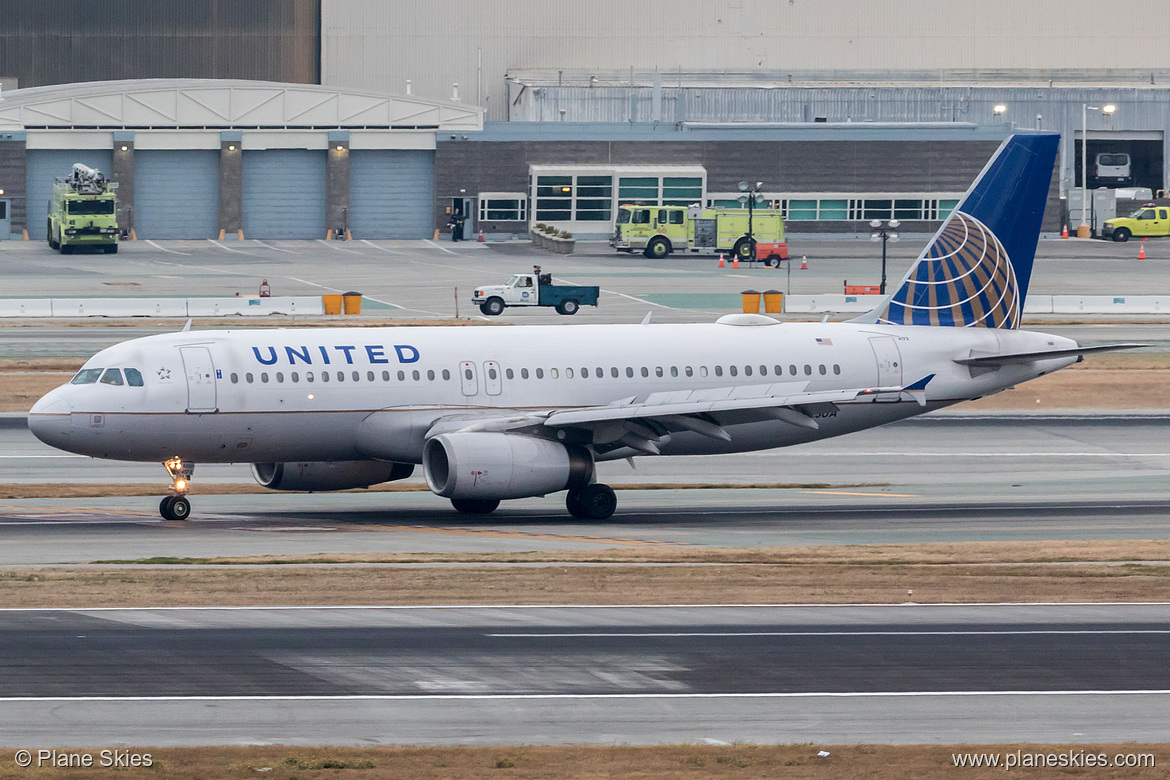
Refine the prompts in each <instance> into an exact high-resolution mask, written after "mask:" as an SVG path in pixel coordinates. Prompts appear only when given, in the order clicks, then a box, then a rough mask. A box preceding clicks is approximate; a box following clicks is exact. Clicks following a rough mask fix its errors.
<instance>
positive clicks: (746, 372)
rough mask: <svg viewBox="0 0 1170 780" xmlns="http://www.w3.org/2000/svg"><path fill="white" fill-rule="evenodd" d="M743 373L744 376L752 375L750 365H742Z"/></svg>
mask: <svg viewBox="0 0 1170 780" xmlns="http://www.w3.org/2000/svg"><path fill="white" fill-rule="evenodd" d="M743 375H744V376H751V375H752V367H751V366H744V367H743Z"/></svg>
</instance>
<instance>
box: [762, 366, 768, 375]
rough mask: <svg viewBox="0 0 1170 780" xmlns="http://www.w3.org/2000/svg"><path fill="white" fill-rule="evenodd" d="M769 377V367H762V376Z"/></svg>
mask: <svg viewBox="0 0 1170 780" xmlns="http://www.w3.org/2000/svg"><path fill="white" fill-rule="evenodd" d="M767 375H768V367H767V366H760V376H767Z"/></svg>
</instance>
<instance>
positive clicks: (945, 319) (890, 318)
mask: <svg viewBox="0 0 1170 780" xmlns="http://www.w3.org/2000/svg"><path fill="white" fill-rule="evenodd" d="M1059 142H1060V136H1059V135H1055V134H1036V135H1013V136H1012V137H1010V138H1008V139H1007V140H1006V141H1004V142H1003V143H1002V144H1001V145H1000V147H999V149H998V150H997V151H996V153H995V155H994V156H993V157H992V158H991V161H990V162H988V163H987V165H986V166H985V167H984V168H983V171H982V172H981V173H980V174H979V176H978V178H976V179H975V183H974V184H972V185H971V189H969V190H967V194H966V195H965V196H964V197H963V200H962V201H961V202H960V203H959V205H958V207H957V208H956V209H955V210H954V211H953V212H952V213H951V216H950V217H949V218H948V219H947V221H946V222H944V223H943V226H942V227H941V228H940V229H939V231H938V232H937V233H935V235H934V238H933V239H931V241H930V243H929V244H928V245H927V247H926V249H925V250H923V252H922V254H921V255H920V256H919V257H918V261H917V262H916V263H915V264H914V265H913V266H911V268H910V270H909V271H908V272H907V273H906V276H905V277H904V278H903V279H902V282H901V284H900V285H899V286H898V287H897V289H896V290H895V291H894V293H893V295H891V296H890V297H889V298H888V299H887V300H885V301H883V302H882V304H881V305H880V306H878V308H876V309H875V310H873V311H871V312H869V314H866V315H864V316H862V317H859V318H858V319H857V320H856V321H858V322H881V323H888V324H893V325H936V326H937V325H942V326H953V327H979V328H1016V327H1019V324H1020V317H1021V315H1022V313H1023V310H1024V296H1025V295H1026V294H1027V292H1028V281H1029V279H1031V276H1032V261H1033V260H1034V259H1035V256H1036V242H1037V241H1038V240H1039V238H1040V221H1041V219H1042V218H1043V217H1044V206H1045V203H1046V202H1047V200H1048V188H1049V185H1050V184H1051V182H1052V167H1053V165H1054V163H1055V162H1056V151H1057V146H1058V144H1059Z"/></svg>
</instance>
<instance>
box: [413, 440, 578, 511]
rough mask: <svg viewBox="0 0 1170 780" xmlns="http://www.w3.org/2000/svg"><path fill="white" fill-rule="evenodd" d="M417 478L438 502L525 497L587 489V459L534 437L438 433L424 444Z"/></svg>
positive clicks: (553, 443)
mask: <svg viewBox="0 0 1170 780" xmlns="http://www.w3.org/2000/svg"><path fill="white" fill-rule="evenodd" d="M423 473H424V474H425V475H426V478H427V485H429V486H430V488H431V490H432V491H434V492H435V493H437V494H438V495H440V496H443V497H444V498H484V499H498V498H527V497H529V496H543V495H545V494H546V493H555V492H557V491H558V490H565V489H567V488H576V487H584V486H585V485H587V484H589V480H590V479H591V478H592V477H593V458H592V456H591V455H590V454H589V451H588V450H586V449H585V448H583V447H575V446H566V445H564V444H558V443H557V442H554V441H548V440H547V439H538V438H536V437H535V436H523V435H520V434H515V433H487V432H471V433H444V434H440V435H439V436H435V437H433V438H431V439H428V440H427V443H426V446H425V447H424V448H423Z"/></svg>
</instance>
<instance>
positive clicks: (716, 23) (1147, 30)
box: [321, 0, 1166, 120]
mask: <svg viewBox="0 0 1170 780" xmlns="http://www.w3.org/2000/svg"><path fill="white" fill-rule="evenodd" d="M321 8H322V18H323V24H322V35H323V39H322V56H321V76H322V83H324V84H331V85H338V86H349V87H361V88H369V89H376V90H390V91H402V90H403V88H404V81H405V80H406V79H411V80H413V82H414V87H415V92H416V94H420V95H427V96H430V97H443V98H445V97H448V96H450V95H451V91H452V87H451V84H452V82H457V83H458V84H459V85H460V96H461V98H462V99H463V100H465V101H468V102H473V103H475V104H478V105H482V106H484V107H486V108H487V109H488V119H490V120H503V119H506V118H507V109H508V105H509V103H508V101H507V100H506V98H505V95H504V84H505V78H506V75H507V73H508V71H510V70H513V69H516V68H526V69H531V68H544V69H548V70H551V71H552V72H553V74H554V75H555V74H556V72H557V71H558V70H564V71H568V70H572V69H581V70H584V71H585V72H586V74H588V73H590V72H591V71H596V70H597V69H602V70H626V71H628V70H629V69H630V68H635V69H637V70H640V71H647V70H652V69H654V68H655V67H657V68H659V69H660V70H661V71H662V73H663V74H670V73H672V72H674V71H675V70H676V69H678V68H680V67H681V68H682V69H683V70H684V71H708V72H719V73H747V72H763V73H768V74H775V75H773V76H772V77H771V78H770V81H771V82H772V83H773V84H777V83H783V82H784V81H785V80H786V75H787V74H788V73H792V72H793V71H794V69H797V68H799V69H804V70H812V69H820V70H825V71H859V70H868V71H871V72H873V73H880V72H889V71H896V72H902V73H916V74H919V76H918V77H917V78H916V79H915V80H917V81H921V82H937V81H940V80H945V79H944V78H942V77H940V74H941V73H944V72H947V71H953V70H962V71H965V72H968V73H982V74H991V75H992V77H994V73H996V72H999V71H1007V70H1031V71H1044V72H1051V73H1053V74H1054V75H1051V76H1046V77H1045V81H1047V79H1049V78H1057V79H1059V78H1060V75H1059V74H1060V73H1061V72H1063V71H1068V70H1079V69H1099V70H1102V71H1104V70H1109V71H1118V70H1122V69H1132V70H1135V71H1145V72H1149V71H1151V70H1157V69H1159V68H1163V67H1165V65H1166V60H1165V55H1164V52H1165V50H1166V33H1165V30H1164V26H1163V25H1161V24H1158V23H1156V22H1152V20H1151V14H1152V13H1154V12H1153V11H1152V9H1151V6H1149V4H1139V3H1138V2H1136V1H1135V0H1121V2H1119V3H1114V4H1112V5H1111V6H1110V7H1109V8H1108V9H1105V8H1103V7H1102V5H1101V4H1100V3H1098V2H1094V0H1032V1H1031V2H1027V3H1009V2H989V0H984V1H983V2H951V3H937V2H935V3H931V2H924V0H894V1H893V2H885V3H874V2H870V0H817V2H807V1H806V0H799V1H797V0H792V1H791V2H777V0H649V1H648V2H646V1H643V2H634V3H631V2H629V1H628V0H560V1H559V2H555V3H550V2H547V0H479V1H478V2H474V3H471V2H467V3H454V4H450V3H448V4H443V5H441V6H438V8H439V9H440V10H438V11H437V10H436V6H434V5H431V4H426V3H390V2H385V0H322V3H321ZM1143 21H1148V22H1151V23H1143ZM664 78H666V79H667V83H669V76H668V75H666V76H664ZM887 78H888V80H894V79H896V80H905V78H901V79H899V78H898V77H897V76H896V75H893V76H890V77H887ZM845 81H847V80H846V79H842V82H845ZM972 83H974V82H972ZM602 85H604V79H602Z"/></svg>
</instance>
